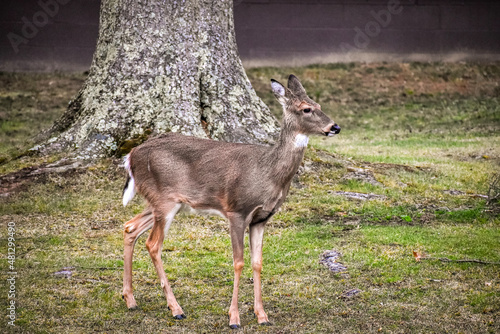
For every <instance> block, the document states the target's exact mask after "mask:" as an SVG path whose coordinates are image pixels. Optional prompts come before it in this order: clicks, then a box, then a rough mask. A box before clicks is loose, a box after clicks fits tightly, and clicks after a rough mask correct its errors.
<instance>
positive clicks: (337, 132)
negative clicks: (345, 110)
mask: <svg viewBox="0 0 500 334" xmlns="http://www.w3.org/2000/svg"><path fill="white" fill-rule="evenodd" d="M330 132H333V133H334V134H339V133H340V126H338V124H333V125H332V128H331V129H330Z"/></svg>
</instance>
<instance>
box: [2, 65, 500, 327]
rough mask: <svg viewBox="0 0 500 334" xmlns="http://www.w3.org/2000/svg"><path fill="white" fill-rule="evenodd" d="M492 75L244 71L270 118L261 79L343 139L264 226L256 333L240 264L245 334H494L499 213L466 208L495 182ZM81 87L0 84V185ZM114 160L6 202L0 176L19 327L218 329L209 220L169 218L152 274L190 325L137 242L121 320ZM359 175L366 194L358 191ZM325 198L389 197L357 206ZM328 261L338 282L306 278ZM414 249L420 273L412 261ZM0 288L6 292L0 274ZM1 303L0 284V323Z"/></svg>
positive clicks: (408, 70)
mask: <svg viewBox="0 0 500 334" xmlns="http://www.w3.org/2000/svg"><path fill="white" fill-rule="evenodd" d="M499 68H500V67H499V64H498V63H492V64H439V63H438V64H427V63H411V64H368V65H365V64H363V65H362V64H328V65H315V66H308V67H301V68H255V69H251V70H249V71H248V76H249V78H250V79H251V81H252V84H253V86H254V87H255V88H256V90H257V93H258V94H259V95H260V96H261V97H262V98H263V100H264V101H265V102H266V103H268V104H269V105H270V106H271V108H272V111H273V112H276V113H279V112H280V110H281V109H280V108H279V107H278V105H277V103H275V101H274V97H272V94H271V93H270V90H269V79H270V78H274V79H277V80H279V81H281V82H285V81H286V76H287V75H288V74H289V73H294V74H296V75H297V76H298V77H299V78H301V80H302V81H303V83H304V85H305V87H306V90H307V91H308V92H309V94H310V96H311V97H312V98H314V99H316V100H317V101H318V102H319V103H320V104H321V105H322V109H323V110H324V111H326V112H327V113H329V115H330V116H331V117H332V118H333V119H334V120H335V121H336V122H337V123H338V124H339V125H340V126H341V127H342V132H341V134H340V135H339V136H336V137H334V138H328V139H326V138H311V142H310V143H311V144H310V146H309V148H308V151H307V153H306V161H305V162H304V167H303V170H301V174H300V175H299V177H298V178H297V180H296V181H294V186H293V187H292V188H291V191H290V194H289V197H288V199H287V201H286V203H285V204H284V205H283V207H282V210H281V211H280V212H278V213H277V214H276V215H275V217H274V218H273V219H272V221H271V222H270V223H269V224H268V226H267V228H266V234H265V240H264V270H263V293H264V303H265V308H266V311H267V313H268V315H269V318H270V320H271V321H272V322H273V323H274V326H272V327H260V326H258V325H257V323H256V320H255V319H254V317H253V315H252V307H253V287H252V282H251V277H252V272H251V268H250V265H249V264H250V258H249V255H248V254H246V255H245V261H246V264H247V266H246V267H245V269H244V272H243V276H242V282H241V290H240V313H241V319H242V325H243V330H242V331H243V332H247V333H253V332H269V333H292V332H293V333H337V332H338V333H371V332H377V333H378V332H382V333H445V332H450V333H488V332H490V333H496V332H500V322H499V319H500V307H499V305H500V292H499V291H500V276H499V273H500V265H499V264H498V263H499V262H500V228H499V227H500V219H499V218H498V217H499V215H498V213H499V208H498V204H492V205H488V204H487V203H486V199H485V198H483V197H481V196H479V195H485V194H487V192H488V188H489V185H490V183H491V180H492V178H493V177H494V176H495V175H496V174H498V173H499V163H500V136H499V133H500V131H499V130H500V119H499V118H500V109H499V105H500V104H499V102H500V101H499V99H500V90H499V89H498V82H500V69H499ZM83 80H84V77H83V76H82V75H60V74H57V75H54V74H43V75H42V74H37V75H33V74H5V73H4V74H1V75H0V121H1V123H0V139H1V140H2V143H5V145H2V148H1V149H0V159H1V160H2V161H4V163H3V164H2V165H0V172H1V173H4V174H6V173H10V172H13V171H17V170H19V169H20V168H23V167H27V166H32V165H37V164H40V163H48V162H51V161H54V160H57V159H58V158H59V157H45V158H36V157H24V158H21V159H14V160H11V159H12V158H13V157H15V156H17V155H18V154H20V153H23V152H24V151H25V150H27V149H28V148H29V147H30V145H32V144H33V142H34V141H33V140H32V139H31V138H33V137H34V136H35V135H36V134H37V133H38V131H40V129H42V128H47V127H49V126H50V124H51V123H52V121H53V120H54V119H57V117H58V116H59V115H60V114H61V113H62V112H63V111H64V108H65V106H66V105H67V102H68V101H69V99H70V98H71V96H73V95H74V94H75V93H76V92H77V90H78V89H79V86H80V85H81V83H82V81H83ZM42 115H43V117H42ZM277 116H279V114H277ZM33 125H36V126H33ZM118 163H119V162H118V161H115V160H103V161H101V162H100V163H99V164H98V165H95V166H93V167H90V168H85V169H82V170H78V171H77V172H69V173H65V174H49V175H40V176H37V177H34V178H31V179H30V180H29V181H27V182H26V183H24V184H22V185H19V186H18V187H17V188H12V187H10V186H9V187H7V185H10V183H8V182H11V181H8V182H7V180H6V179H4V180H3V182H7V183H2V184H0V186H2V187H5V188H2V189H5V192H8V194H6V195H5V196H2V197H1V198H0V216H1V220H0V221H1V225H0V231H1V236H0V249H2V250H3V251H2V253H1V255H0V257H1V259H2V263H7V262H6V261H7V248H8V247H7V245H8V244H7V243H8V240H7V223H8V222H15V225H16V241H15V243H16V262H15V266H16V270H17V272H18V276H17V279H16V293H17V296H16V302H17V306H18V308H17V320H16V324H17V327H16V330H17V331H18V332H28V333H60V332H71V333H89V332H94V331H99V332H110V333H125V332H130V333H137V332H143V333H157V332H162V333H212V332H229V331H230V330H229V329H228V327H227V311H228V307H229V302H230V297H231V291H232V279H233V277H232V276H233V274H232V272H233V269H232V255H231V246H230V238H229V234H228V231H229V229H228V225H227V223H226V222H225V221H224V220H222V219H220V218H214V217H212V218H208V217H198V216H192V217H178V218H176V221H175V223H174V224H173V226H172V228H171V230H170V233H169V236H168V238H167V240H166V241H165V243H164V248H163V250H164V251H163V261H164V264H165V271H166V272H167V275H168V277H169V280H170V282H171V284H172V286H173V289H174V292H175V294H176V297H177V299H178V301H179V302H180V304H181V305H182V307H183V309H184V311H185V312H186V314H187V316H188V318H187V319H186V320H184V321H182V322H176V321H174V320H173V319H171V317H170V313H169V311H168V309H167V303H166V300H165V298H164V297H163V295H162V292H161V288H160V286H159V282H158V278H157V275H156V273H155V270H154V267H153V265H152V263H151V260H150V258H149V255H148V253H147V251H146V249H145V247H144V240H145V238H144V237H142V238H141V239H140V240H139V242H138V243H137V247H136V251H135V254H134V288H135V292H134V294H135V297H136V300H137V302H138V304H139V306H140V309H139V310H137V311H134V312H131V311H128V310H127V309H126V307H125V304H124V302H123V301H122V300H121V286H122V266H123V258H122V250H123V248H122V226H123V223H124V222H126V221H127V220H129V219H130V218H131V217H133V216H134V215H135V214H137V213H139V212H140V211H141V210H142V208H143V206H144V203H143V202H142V200H141V199H140V198H139V197H137V198H135V199H134V200H133V202H132V205H129V206H128V207H126V208H123V207H122V204H121V198H120V197H121V188H122V186H123V182H124V176H125V175H124V171H123V170H122V169H121V168H119V167H118ZM356 168H358V169H359V168H363V169H364V170H368V171H369V172H368V173H369V174H370V175H372V177H373V179H375V180H376V181H378V183H369V182H366V180H364V179H359V178H356V177H353V172H352V170H354V169H356ZM6 184H7V185H6ZM337 191H348V192H362V193H373V194H377V195H382V196H384V197H382V198H378V199H375V200H369V201H359V200H353V199H348V198H346V197H343V196H336V195H335V194H334V193H335V192H337ZM450 191H451V192H450ZM245 243H246V245H248V239H246V240H245ZM331 249H335V250H337V251H340V252H341V253H342V254H343V256H342V258H341V259H340V260H339V261H340V262H342V263H343V264H344V265H345V266H347V268H348V270H347V272H344V273H337V274H334V273H330V272H329V271H328V270H327V269H326V268H325V267H323V266H322V265H321V264H319V259H320V255H321V254H322V253H323V252H324V251H325V250H331ZM414 251H415V252H418V253H419V254H425V256H427V257H430V258H431V259H427V260H422V261H420V262H417V261H416V260H415V258H414V256H413V252H414ZM439 258H448V259H450V260H464V259H476V260H481V261H485V262H492V263H497V264H479V263H472V262H465V263H464V262H444V261H441V260H439ZM64 267H74V269H73V275H72V277H71V278H63V277H58V276H56V275H54V273H55V272H58V271H60V270H61V269H62V268H64ZM2 268H4V267H2ZM0 276H1V277H0V278H1V279H2V280H5V279H7V271H6V270H2V273H1V275H0ZM354 288H356V289H359V290H360V291H361V292H360V293H359V294H358V295H357V296H355V297H352V298H343V297H342V294H343V292H345V291H347V290H350V289H354ZM6 289H7V286H6V285H0V295H1V296H3V297H2V298H0V308H2V309H3V310H5V309H6V308H7V302H8V299H7V298H6V297H5V296H7V290H6ZM4 319H5V318H4ZM2 326H4V325H3V324H2Z"/></svg>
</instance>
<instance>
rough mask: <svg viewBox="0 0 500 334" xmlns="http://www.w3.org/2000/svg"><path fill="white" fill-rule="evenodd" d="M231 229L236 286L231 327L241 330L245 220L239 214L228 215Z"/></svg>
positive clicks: (230, 319) (232, 302) (230, 317)
mask: <svg viewBox="0 0 500 334" xmlns="http://www.w3.org/2000/svg"><path fill="white" fill-rule="evenodd" d="M227 216H228V218H229V223H230V229H231V244H232V246H233V266H234V285H233V298H232V299H231V306H230V307H229V327H231V328H232V329H237V328H240V326H241V323H240V313H239V311H238V290H239V285H240V277H241V272H242V271H243V266H244V265H245V262H244V259H243V250H244V237H245V228H246V225H245V220H244V218H243V217H241V216H240V215H238V214H234V213H229V212H228V214H227Z"/></svg>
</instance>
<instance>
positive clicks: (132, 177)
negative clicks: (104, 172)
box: [123, 75, 340, 328]
mask: <svg viewBox="0 0 500 334" xmlns="http://www.w3.org/2000/svg"><path fill="white" fill-rule="evenodd" d="M271 88H272V91H273V93H274V95H275V96H276V98H277V99H278V101H279V102H280V103H281V104H282V106H283V124H282V130H281V134H280V138H279V141H278V142H277V144H276V145H274V146H262V145H247V144H235V143H225V142H218V141H213V140H206V139H199V138H194V137H187V136H182V135H179V134H175V133H169V134H166V135H163V136H160V137H157V138H154V139H151V140H148V141H147V142H145V143H144V144H142V145H140V146H138V147H136V148H134V149H133V150H132V151H131V152H130V154H129V155H128V156H127V157H126V158H125V169H126V170H127V171H128V178H129V179H128V180H127V183H126V185H125V189H124V192H123V204H124V205H126V204H127V203H128V202H129V201H130V200H131V199H132V197H133V196H134V194H135V191H136V190H137V191H138V192H139V193H140V194H141V195H143V196H144V198H145V199H146V200H147V201H148V204H149V206H148V208H147V209H146V210H144V212H142V213H141V214H139V215H137V216H136V217H134V218H133V219H132V220H130V221H128V222H127V223H126V224H125V231H124V248H125V249H124V276H123V297H124V299H125V301H126V303H127V306H128V308H130V309H133V308H135V307H137V305H136V302H135V299H134V296H133V293H132V255H133V251H134V245H135V242H136V240H137V238H138V237H139V236H140V235H141V234H142V233H144V232H145V231H147V230H148V229H151V228H152V230H151V234H150V235H149V237H148V240H147V241H146V247H147V249H148V251H149V253H150V255H151V259H152V260H153V264H154V266H155V268H156V272H157V274H158V276H159V277H160V281H161V286H162V288H163V290H164V293H165V296H166V298H167V304H168V307H169V309H170V310H171V311H172V315H173V316H174V318H176V319H183V318H184V317H185V316H184V312H183V311H182V308H181V307H180V306H179V304H178V303H177V301H176V299H175V296H174V294H173V292H172V289H171V288H170V285H169V283H168V280H167V277H166V275H165V271H164V270H163V264H162V262H161V248H162V245H163V239H164V237H165V234H166V232H167V231H168V228H169V226H170V224H171V222H172V220H173V219H174V216H175V215H176V213H177V212H178V211H179V210H180V209H181V208H182V207H187V208H191V209H194V210H199V211H204V212H207V211H208V212H211V213H217V214H220V215H222V216H224V217H226V218H228V220H229V224H230V234H231V243H232V248H233V265H234V287H233V298H232V301H231V306H230V308H229V325H230V327H231V328H238V327H239V326H240V316H239V311H238V289H239V280H240V275H241V272H242V270H243V265H244V262H243V246H244V233H245V230H246V228H247V227H249V235H250V253H251V259H252V269H253V278H254V294H255V301H254V312H255V314H256V316H257V321H258V322H259V323H260V324H269V320H268V317H267V314H266V312H265V311H264V307H263V304H262V292H261V278H260V274H261V270H262V239H263V235H264V226H265V224H266V222H267V221H268V220H269V219H270V218H271V217H272V216H273V215H274V214H275V213H276V211H277V210H278V209H279V208H280V206H281V204H282V203H283V202H284V200H285V197H286V195H287V193H288V189H289V187H290V183H291V181H292V178H293V176H294V175H295V173H296V172H297V170H298V168H299V166H300V163H301V161H302V158H303V156H304V151H305V147H306V146H307V143H308V137H307V136H308V135H313V134H318V135H326V136H332V135H334V134H337V133H339V132H340V127H339V126H338V125H337V124H335V123H334V122H332V120H331V119H330V118H329V117H328V116H326V115H325V114H324V113H323V112H322V111H321V107H320V105H319V104H317V103H316V102H314V101H313V100H311V99H310V98H309V97H308V96H307V94H306V92H305V90H304V88H303V87H302V85H301V83H300V82H299V80H298V79H297V78H296V77H295V76H293V75H290V77H289V79H288V88H285V87H284V86H283V85H282V84H280V83H279V82H277V81H275V80H271Z"/></svg>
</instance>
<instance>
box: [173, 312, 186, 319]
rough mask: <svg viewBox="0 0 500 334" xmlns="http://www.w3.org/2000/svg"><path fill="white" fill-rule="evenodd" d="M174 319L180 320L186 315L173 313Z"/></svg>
mask: <svg viewBox="0 0 500 334" xmlns="http://www.w3.org/2000/svg"><path fill="white" fill-rule="evenodd" d="M174 319H175V320H182V319H186V315H185V314H184V313H182V314H177V315H174Z"/></svg>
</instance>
